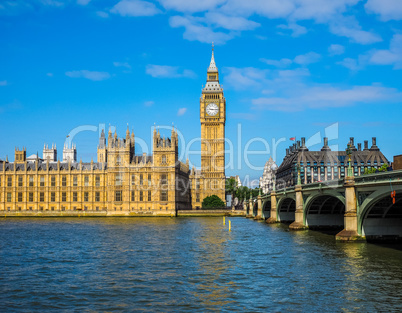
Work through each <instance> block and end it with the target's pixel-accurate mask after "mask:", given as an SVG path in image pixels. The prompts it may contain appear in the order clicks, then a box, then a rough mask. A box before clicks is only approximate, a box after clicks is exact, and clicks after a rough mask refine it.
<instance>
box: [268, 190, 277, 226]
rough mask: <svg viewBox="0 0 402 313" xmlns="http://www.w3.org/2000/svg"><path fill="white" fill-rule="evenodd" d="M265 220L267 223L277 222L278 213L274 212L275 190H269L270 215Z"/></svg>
mask: <svg viewBox="0 0 402 313" xmlns="http://www.w3.org/2000/svg"><path fill="white" fill-rule="evenodd" d="M265 222H266V223H268V224H274V223H278V214H277V212H276V193H275V191H272V192H271V211H270V217H269V218H268V219H267V220H266V221H265Z"/></svg>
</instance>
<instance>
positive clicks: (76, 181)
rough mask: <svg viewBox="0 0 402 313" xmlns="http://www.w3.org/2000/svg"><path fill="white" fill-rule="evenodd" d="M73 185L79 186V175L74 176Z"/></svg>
mask: <svg viewBox="0 0 402 313" xmlns="http://www.w3.org/2000/svg"><path fill="white" fill-rule="evenodd" d="M73 186H74V187H77V186H78V177H77V175H74V176H73Z"/></svg>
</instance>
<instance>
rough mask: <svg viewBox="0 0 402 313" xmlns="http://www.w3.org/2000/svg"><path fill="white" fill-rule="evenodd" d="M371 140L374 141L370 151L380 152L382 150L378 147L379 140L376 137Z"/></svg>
mask: <svg viewBox="0 0 402 313" xmlns="http://www.w3.org/2000/svg"><path fill="white" fill-rule="evenodd" d="M371 140H372V146H371V148H370V151H378V150H380V149H379V148H378V147H377V138H376V137H373V138H372V139H371Z"/></svg>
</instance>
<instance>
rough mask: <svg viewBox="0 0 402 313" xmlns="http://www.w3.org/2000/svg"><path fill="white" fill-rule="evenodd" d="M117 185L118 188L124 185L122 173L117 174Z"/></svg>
mask: <svg viewBox="0 0 402 313" xmlns="http://www.w3.org/2000/svg"><path fill="white" fill-rule="evenodd" d="M115 184H116V186H121V185H122V184H123V177H122V174H121V173H119V174H116V176H115Z"/></svg>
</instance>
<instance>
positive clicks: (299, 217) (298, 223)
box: [289, 185, 308, 230]
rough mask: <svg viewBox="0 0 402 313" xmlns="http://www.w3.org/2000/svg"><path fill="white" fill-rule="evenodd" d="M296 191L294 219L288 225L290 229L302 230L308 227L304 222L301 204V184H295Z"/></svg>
mask: <svg viewBox="0 0 402 313" xmlns="http://www.w3.org/2000/svg"><path fill="white" fill-rule="evenodd" d="M295 192H296V211H295V221H294V222H293V223H292V224H290V225H289V229H290V230H304V229H307V228H308V227H307V226H306V225H305V223H304V205H303V193H302V187H301V185H296V186H295Z"/></svg>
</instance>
